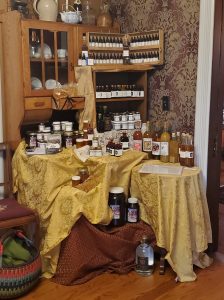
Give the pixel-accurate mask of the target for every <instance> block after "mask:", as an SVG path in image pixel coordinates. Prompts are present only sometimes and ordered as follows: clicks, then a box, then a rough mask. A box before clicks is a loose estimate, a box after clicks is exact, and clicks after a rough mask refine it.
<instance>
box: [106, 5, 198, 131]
mask: <svg viewBox="0 0 224 300" xmlns="http://www.w3.org/2000/svg"><path fill="white" fill-rule="evenodd" d="M110 4H111V12H112V14H113V15H114V16H115V15H116V16H117V18H118V19H119V20H120V23H121V29H122V31H123V32H134V31H143V30H150V29H163V30H164V32H165V64H164V65H163V66H161V67H159V69H157V70H156V71H154V73H153V74H152V75H149V116H150V120H152V121H153V122H155V121H157V120H159V121H164V120H168V122H169V123H170V125H172V128H173V129H176V130H181V131H187V132H189V131H190V132H193V130H194V118H195V99H196V79H197V59H198V35H199V9H200V0H129V1H127V0H110ZM163 96H169V99H170V111H169V112H164V111H163V110H162V97H163Z"/></svg>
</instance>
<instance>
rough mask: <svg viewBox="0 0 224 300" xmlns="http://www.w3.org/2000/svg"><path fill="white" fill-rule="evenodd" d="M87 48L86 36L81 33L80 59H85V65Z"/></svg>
mask: <svg viewBox="0 0 224 300" xmlns="http://www.w3.org/2000/svg"><path fill="white" fill-rule="evenodd" d="M88 56H89V54H88V47H87V44H86V34H85V33H83V35H82V57H85V59H86V65H88Z"/></svg>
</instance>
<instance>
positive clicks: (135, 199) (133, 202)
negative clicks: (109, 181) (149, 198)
mask: <svg viewBox="0 0 224 300" xmlns="http://www.w3.org/2000/svg"><path fill="white" fill-rule="evenodd" d="M128 203H132V204H135V203H138V199H137V198H132V197H131V198H128Z"/></svg>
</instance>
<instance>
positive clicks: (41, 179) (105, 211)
mask: <svg viewBox="0 0 224 300" xmlns="http://www.w3.org/2000/svg"><path fill="white" fill-rule="evenodd" d="M24 148H25V144H24V143H23V142H22V143H20V145H19V146H18V148H17V150H16V152H15V154H14V157H13V162H12V163H13V181H14V192H17V193H18V201H19V202H20V203H24V204H25V205H27V206H28V207H30V208H32V209H35V210H37V212H38V213H39V216H40V225H41V238H42V240H41V248H40V250H41V256H42V259H43V270H44V276H45V277H48V278H49V277H52V276H53V275H54V273H55V271H56V267H57V261H58V256H59V251H60V243H61V241H62V240H63V239H64V238H66V237H67V236H68V235H69V233H70V231H71V228H72V226H73V225H74V224H75V222H76V221H77V220H78V219H79V217H80V216H81V215H82V214H83V215H84V216H85V217H86V218H87V219H88V220H89V221H90V222H91V223H93V224H98V223H100V224H108V223H109V222H110V221H111V218H112V212H111V210H110V208H109V206H108V193H109V187H110V186H118V185H119V186H122V187H124V188H125V193H126V195H127V193H128V189H129V184H130V177H131V170H132V168H133V167H135V166H136V165H137V164H139V163H140V162H141V161H142V159H143V158H145V154H144V153H140V152H136V151H131V150H130V151H127V152H125V153H124V154H123V156H121V157H110V156H105V157H102V158H89V159H88V160H87V161H86V162H85V163H83V162H82V161H80V160H79V159H78V157H77V156H76V155H75V153H74V151H73V149H64V150H63V151H62V152H61V153H58V154H53V155H35V156H27V155H26V154H25V151H24ZM82 166H88V169H89V172H90V174H91V176H90V178H89V180H87V181H86V183H83V184H81V185H80V188H79V189H78V188H73V187H72V186H71V177H72V176H73V175H75V174H77V173H78V168H80V167H82Z"/></svg>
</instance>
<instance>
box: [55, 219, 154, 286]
mask: <svg viewBox="0 0 224 300" xmlns="http://www.w3.org/2000/svg"><path fill="white" fill-rule="evenodd" d="M143 234H146V235H147V236H149V240H150V243H151V245H152V246H155V245H156V238H155V234H154V232H153V230H152V228H151V226H149V225H147V224H146V223H144V222H142V221H141V222H139V223H137V224H126V225H124V226H122V227H116V228H109V227H108V226H102V225H100V226H99V225H93V224H91V223H89V222H88V221H87V219H85V217H81V218H80V219H79V220H78V221H77V222H76V224H75V225H74V227H73V229H72V231H71V233H70V235H69V236H68V237H67V238H66V239H65V240H64V241H63V242H62V245H61V252H60V257H59V261H58V266H57V271H56V274H55V276H54V278H53V279H52V280H53V281H54V282H56V283H58V284H63V285H74V284H80V283H84V282H86V281H88V280H90V279H92V278H93V277H95V276H97V275H99V274H101V273H103V272H105V271H107V272H116V273H120V274H123V273H127V272H129V271H131V270H132V269H133V268H134V266H135V250H136V247H137V245H138V244H139V241H140V240H141V237H142V235H143Z"/></svg>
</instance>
